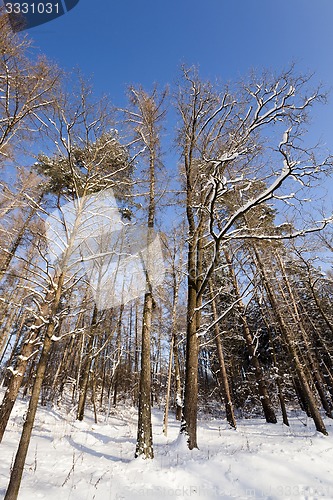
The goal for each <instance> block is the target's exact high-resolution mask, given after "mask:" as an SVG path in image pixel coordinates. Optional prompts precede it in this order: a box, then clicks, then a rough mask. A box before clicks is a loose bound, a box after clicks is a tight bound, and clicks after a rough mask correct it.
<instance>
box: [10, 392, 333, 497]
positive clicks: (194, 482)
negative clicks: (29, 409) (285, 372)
mask: <svg viewBox="0 0 333 500" xmlns="http://www.w3.org/2000/svg"><path fill="white" fill-rule="evenodd" d="M26 406H27V402H26V401H22V400H20V401H18V402H17V404H16V406H15V408H14V415H13V417H12V419H11V421H10V424H9V428H8V430H7V431H6V433H5V435H4V438H3V442H2V444H1V445H0V447H1V462H0V497H3V495H4V493H5V488H6V485H7V482H8V477H9V469H10V466H11V464H12V461H13V457H14V454H15V452H16V446H17V444H18V440H19V434H20V430H21V426H22V422H23V415H24V413H25V411H26ZM136 413H137V411H136V409H135V408H131V407H125V406H122V407H119V408H117V409H115V410H113V413H112V414H111V415H110V416H109V418H108V421H107V422H105V417H104V416H102V415H101V416H99V423H98V424H95V423H94V421H93V418H92V414H91V413H89V412H88V417H87V418H86V420H85V421H83V422H78V421H75V420H74V419H75V412H74V410H73V411H71V412H68V411H66V409H65V408H62V409H47V408H39V410H38V412H37V418H36V425H35V429H34V432H33V438H32V442H31V445H30V449H29V453H28V457H27V462H26V467H25V472H24V476H23V481H22V486H21V490H20V495H19V499H20V500H32V499H33V500H36V499H48V500H59V499H63V500H65V499H70V500H92V499H97V500H98V499H101V500H116V499H117V500H121V499H124V500H127V499H131V500H132V499H133V500H144V499H149V498H152V499H158V500H163V499H166V500H169V499H170V500H171V499H172V500H173V499H186V498H191V499H201V500H217V499H230V498H237V499H244V500H245V499H269V500H274V499H289V498H290V499H318V498H327V499H332V498H333V423H332V421H331V420H329V419H326V420H325V423H326V425H327V428H328V431H329V433H330V434H329V436H327V437H325V436H323V435H321V434H320V433H318V432H316V430H315V428H314V426H313V424H312V422H311V421H310V420H309V419H307V417H306V416H304V415H303V414H296V413H294V414H292V415H291V416H290V422H291V426H290V428H288V427H286V426H284V425H283V424H282V422H281V418H280V419H279V423H278V424H276V425H274V424H267V423H265V422H264V420H263V419H259V418H256V419H251V420H245V419H243V420H239V421H238V429H237V430H236V431H235V430H232V429H230V428H229V427H228V425H227V423H226V421H225V420H222V419H221V420H219V419H209V420H208V419H205V420H200V421H199V427H198V444H199V447H200V449H199V450H193V451H189V450H188V449H187V445H186V440H185V438H184V436H179V433H178V429H179V423H178V422H176V421H175V419H174V417H173V416H172V415H171V416H170V421H169V425H168V437H167V438H166V437H165V436H164V435H163V433H162V427H163V425H162V424H163V423H162V420H163V411H162V409H161V410H158V409H153V433H154V455H155V458H154V460H144V459H142V458H139V459H134V452H135V441H136V432H137V429H136V422H137V415H136ZM170 413H171V412H170Z"/></svg>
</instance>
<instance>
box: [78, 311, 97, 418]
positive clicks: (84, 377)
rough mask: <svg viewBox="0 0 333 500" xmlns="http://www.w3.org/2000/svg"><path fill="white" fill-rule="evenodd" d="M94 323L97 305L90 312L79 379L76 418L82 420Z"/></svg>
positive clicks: (90, 361) (93, 338)
mask: <svg viewBox="0 0 333 500" xmlns="http://www.w3.org/2000/svg"><path fill="white" fill-rule="evenodd" d="M96 323H97V307H96V305H95V306H94V310H93V314H92V319H91V326H90V332H89V340H88V344H87V354H86V362H85V365H84V369H83V374H82V378H81V381H80V390H79V402H78V408H77V413H76V418H77V420H83V417H84V407H85V404H86V400H87V393H88V385H89V375H90V369H91V364H92V360H93V346H94V340H95V328H96Z"/></svg>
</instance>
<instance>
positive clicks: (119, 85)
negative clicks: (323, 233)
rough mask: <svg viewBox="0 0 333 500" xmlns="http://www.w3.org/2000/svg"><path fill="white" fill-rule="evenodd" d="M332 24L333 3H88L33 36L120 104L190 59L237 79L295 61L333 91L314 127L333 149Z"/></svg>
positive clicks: (167, 79)
mask: <svg viewBox="0 0 333 500" xmlns="http://www.w3.org/2000/svg"><path fill="white" fill-rule="evenodd" d="M332 26H333V0H317V1H316V2H315V1H314V0H280V1H279V2H276V1H272V0H265V1H263V0H252V1H251V0H169V1H162V0H95V1H94V0H91V1H89V0H80V2H79V4H78V5H77V6H76V7H75V8H74V9H73V10H71V11H70V12H68V13H67V14H66V15H64V16H62V17H61V18H59V19H56V20H54V21H52V22H50V23H48V24H44V25H42V26H40V27H37V28H33V29H30V30H29V35H30V36H31V37H32V38H33V39H34V40H35V45H36V46H37V47H39V49H40V51H41V52H43V53H45V54H46V55H47V56H48V57H49V58H51V59H53V60H54V61H56V62H58V63H59V65H60V66H62V67H65V68H66V69H70V68H72V67H74V66H78V67H80V68H81V69H82V70H83V73H84V74H85V75H87V76H91V75H92V76H93V82H94V86H95V90H96V91H97V92H99V93H107V94H110V96H111V98H112V101H113V102H114V104H116V105H122V104H123V99H124V91H125V88H126V86H127V85H128V84H131V83H141V84H142V85H143V86H144V87H149V86H150V85H151V84H152V83H153V82H156V81H157V82H160V83H161V85H163V84H165V83H172V82H173V81H174V80H175V78H176V77H177V70H178V68H179V66H180V64H181V63H182V62H185V63H186V64H198V65H199V67H200V73H201V75H202V76H203V77H209V78H213V79H214V78H215V77H219V78H222V79H226V80H230V79H234V78H236V79H237V78H238V77H241V76H243V75H246V74H248V72H249V70H250V69H252V68H256V69H258V70H261V69H263V68H271V69H276V70H280V69H282V68H284V67H287V66H288V65H289V64H290V63H291V62H293V61H294V62H296V64H297V68H298V69H299V71H300V72H301V71H311V72H312V71H314V72H315V73H316V79H317V80H318V81H322V82H323V83H324V84H326V86H327V87H328V88H332V95H331V97H330V102H329V105H328V106H325V107H324V106H320V107H319V108H318V110H317V111H316V116H315V120H314V125H313V131H314V132H315V133H314V135H315V136H316V138H322V139H323V140H324V141H325V142H326V143H327V146H329V147H330V149H331V150H332V151H333V29H332Z"/></svg>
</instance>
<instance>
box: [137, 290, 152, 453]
mask: <svg viewBox="0 0 333 500" xmlns="http://www.w3.org/2000/svg"><path fill="white" fill-rule="evenodd" d="M152 310H153V299H152V295H151V293H150V292H148V293H146V294H145V299H144V305H143V319H142V323H143V324H142V350H141V374H140V387H139V412H138V413H139V414H138V434H137V444H136V451H135V457H139V456H141V455H143V456H144V458H153V457H154V452H153V432H152V424H151V361H150V330H151V320H152Z"/></svg>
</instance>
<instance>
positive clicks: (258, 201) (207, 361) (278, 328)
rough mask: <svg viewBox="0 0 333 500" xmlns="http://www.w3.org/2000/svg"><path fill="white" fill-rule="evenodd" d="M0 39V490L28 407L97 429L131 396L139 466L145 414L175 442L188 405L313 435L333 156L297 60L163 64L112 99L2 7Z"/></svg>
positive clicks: (328, 275) (332, 373)
mask: <svg viewBox="0 0 333 500" xmlns="http://www.w3.org/2000/svg"><path fill="white" fill-rule="evenodd" d="M0 49H1V57H0V169H1V170H0V187H1V192H0V211H1V226H0V230H1V240H0V245H1V254H0V280H1V283H0V287H1V297H0V321H1V336H0V360H1V361H0V379H1V388H2V389H3V390H2V392H1V398H2V400H1V403H0V442H2V443H4V442H5V441H6V434H7V432H6V429H7V427H8V425H9V424H10V422H11V418H12V415H13V408H14V405H15V403H16V402H17V401H18V400H19V399H22V398H23V400H24V401H27V404H28V407H27V411H26V414H25V415H24V424H23V426H22V429H21V436H20V440H19V442H17V452H16V454H15V458H14V461H13V464H12V467H11V475H10V478H8V480H9V485H8V489H7V491H6V496H5V499H6V500H15V499H16V498H17V497H18V494H19V488H20V484H21V479H22V475H23V471H24V467H25V462H26V457H27V453H28V448H29V444H30V441H31V436H32V433H33V431H34V425H35V417H36V413H37V412H38V411H39V410H42V409H43V408H55V407H61V406H63V407H66V408H69V409H70V410H68V411H71V412H72V416H73V419H74V420H75V419H76V420H78V421H84V419H85V418H86V413H87V411H91V412H93V415H94V419H95V422H96V423H97V422H99V421H100V420H101V418H104V417H105V416H107V415H110V414H111V413H112V411H114V410H115V409H117V408H119V411H120V412H121V408H122V405H124V404H126V405H130V406H131V407H132V408H135V411H136V413H137V439H136V443H135V446H133V458H134V457H137V458H139V457H142V458H144V459H147V460H150V459H154V443H153V432H152V409H153V408H154V407H157V408H160V409H162V410H163V432H164V434H165V435H167V433H168V422H169V419H170V414H172V415H174V416H175V418H176V420H177V421H178V422H179V433H180V435H182V436H184V438H185V439H186V443H187V447H188V449H189V450H195V449H197V448H199V449H200V444H201V443H200V440H199V439H198V434H197V424H198V418H199V416H200V415H203V414H204V415H206V416H207V415H209V416H212V417H217V416H218V417H220V418H223V419H225V420H226V422H227V424H228V426H229V427H230V428H231V429H237V426H238V420H239V419H244V418H245V419H252V418H256V417H261V418H264V419H265V421H266V422H267V424H276V423H278V422H283V424H284V425H285V426H289V423H290V422H289V419H290V415H291V414H294V412H295V411H298V410H299V411H300V412H303V413H304V414H306V415H307V417H308V418H309V419H310V420H311V421H313V424H314V426H315V429H316V431H317V432H319V433H320V434H322V435H323V436H326V435H327V434H328V431H327V425H325V421H326V417H328V418H329V419H332V418H333V363H332V359H333V315H332V305H331V304H332V297H333V272H332V250H333V232H332V222H333V215H332V207H329V206H328V204H327V203H325V196H326V194H327V190H329V189H330V185H331V183H332V167H333V156H332V153H331V152H330V151H327V150H326V148H325V146H324V145H321V144H320V142H319V138H318V137H317V136H316V130H314V129H313V128H312V127H311V116H312V113H313V110H314V109H315V108H316V107H317V106H324V105H325V102H326V99H327V92H326V89H325V88H324V87H321V86H318V85H316V84H315V82H314V78H313V76H311V75H307V74H299V73H298V71H297V66H289V67H287V68H285V69H284V70H283V71H280V72H278V73H277V72H276V73H274V72H273V71H271V70H268V69H267V70H266V71H263V72H262V73H260V74H259V73H257V72H253V73H252V74H249V75H244V77H243V78H242V79H241V80H239V81H234V82H223V81H221V80H219V79H216V80H214V81H207V80H204V79H202V78H201V77H200V72H199V70H198V68H196V67H192V66H182V67H181V68H179V70H178V77H177V80H176V81H174V82H172V83H170V84H169V85H168V86H161V85H159V84H158V83H156V84H154V85H152V87H151V88H150V89H145V88H143V87H142V86H140V85H137V86H134V85H133V86H129V87H128V88H127V89H124V92H126V96H127V106H121V107H119V106H117V105H116V104H115V103H113V102H112V101H111V100H110V98H109V97H108V96H99V95H96V94H95V93H94V90H93V87H92V85H91V84H90V83H89V80H87V79H86V78H85V77H84V76H83V75H82V74H81V73H80V72H79V71H77V70H75V71H74V70H73V72H72V73H68V72H65V71H64V70H62V69H61V68H60V67H58V66H56V65H55V64H54V63H52V62H50V61H48V60H47V59H46V58H45V57H43V56H41V57H39V58H35V57H32V56H31V51H32V49H31V41H30V40H29V38H28V37H27V36H23V37H22V36H21V35H17V34H14V33H13V32H12V31H11V29H10V27H9V26H8V22H7V19H6V17H5V16H4V15H2V16H1V17H0ZM96 200H97V201H96ZM98 200H99V201H98ZM120 240H121V242H120ZM148 261H149V262H148ZM110 266H111V267H112V266H116V268H117V270H116V271H114V270H113V271H110V269H111V267H110ZM106 268H107V271H106ZM112 269H114V267H112ZM103 273H104V275H103ZM105 273H106V274H107V273H111V278H112V279H113V278H114V277H115V275H116V274H117V273H118V275H117V278H116V279H117V280H118V281H117V283H113V285H112V284H110V282H108V281H107V280H108V279H109V278H110V275H107V276H106V278H105ZM104 278H105V279H104ZM111 278H110V280H111ZM103 279H104V281H103ZM110 280H109V281H110ZM119 287H122V290H119ZM125 292H126V293H125ZM1 445H2V444H0V447H1Z"/></svg>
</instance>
